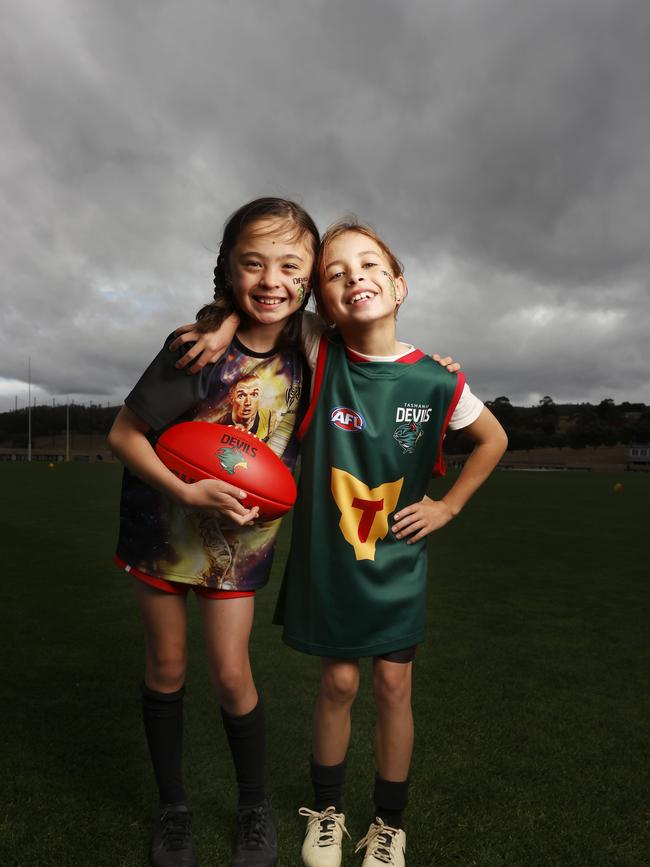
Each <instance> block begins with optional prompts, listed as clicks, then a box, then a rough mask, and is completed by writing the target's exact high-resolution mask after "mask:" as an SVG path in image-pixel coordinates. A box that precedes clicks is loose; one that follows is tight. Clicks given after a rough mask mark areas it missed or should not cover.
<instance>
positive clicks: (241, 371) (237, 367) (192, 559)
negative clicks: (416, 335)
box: [117, 335, 304, 590]
mask: <svg viewBox="0 0 650 867" xmlns="http://www.w3.org/2000/svg"><path fill="white" fill-rule="evenodd" d="M173 338H174V335H170V336H169V338H167V340H166V341H165V346H164V347H163V349H162V350H161V351H160V352H159V353H158V355H157V356H156V358H155V359H154V361H153V362H152V364H151V365H150V366H149V367H148V368H147V370H146V371H145V373H144V374H143V376H142V377H141V379H140V380H139V382H138V383H137V385H136V386H135V388H134V389H133V391H132V392H131V393H130V394H129V396H128V397H127V398H126V401H125V403H126V405H127V406H128V407H129V408H130V409H131V410H133V412H135V413H136V415H138V416H139V417H140V418H141V419H143V420H144V421H145V422H147V423H148V424H149V425H151V428H152V431H151V432H150V434H149V435H148V436H149V439H150V441H151V442H152V444H154V443H155V440H156V438H157V435H159V434H160V433H161V432H162V431H163V430H164V429H165V428H167V427H169V426H170V425H171V424H175V423H177V422H181V421H208V422H218V423H220V424H235V425H239V426H240V427H242V428H246V429H247V430H250V431H251V432H252V433H254V434H255V435H256V436H258V437H259V438H260V439H262V440H264V441H265V442H266V443H267V444H268V445H269V446H270V448H271V449H273V451H274V452H275V453H276V454H277V455H278V456H279V457H280V458H282V460H283V461H284V463H285V464H286V465H287V466H288V467H289V469H290V470H293V468H294V466H295V462H296V457H297V443H296V438H295V428H296V423H297V421H298V419H299V410H300V407H301V394H302V390H303V368H304V363H303V360H302V357H301V355H300V353H299V352H297V351H294V350H283V351H279V352H278V351H271V352H267V353H258V352H253V351H252V350H250V349H247V348H246V347H245V346H244V345H243V344H242V343H241V342H240V341H239V340H238V339H237V338H235V340H234V341H233V343H232V344H231V346H230V347H229V349H228V350H227V352H226V353H225V355H224V356H223V358H222V359H220V361H219V362H217V363H216V364H213V365H208V366H206V367H205V368H204V369H203V370H202V371H201V372H200V373H199V374H197V375H196V376H188V375H187V374H186V373H184V372H183V371H179V370H177V369H176V367H175V363H176V361H177V360H178V358H179V357H180V355H181V354H182V353H172V352H170V351H169V350H168V348H167V346H168V344H169V342H170V341H171V340H172V339H173ZM279 525H280V521H279V519H278V520H275V521H265V522H262V521H260V522H257V523H255V524H253V525H250V526H246V527H240V526H239V525H235V524H230V523H229V522H227V521H226V520H225V519H222V518H217V517H213V516H211V515H208V514H206V513H205V512H202V511H198V510H192V509H188V508H186V507H183V506H181V505H179V504H177V503H175V502H173V501H172V500H170V499H169V498H167V497H165V496H164V495H163V494H161V493H159V492H158V491H156V490H155V489H154V488H151V487H150V486H149V485H147V484H146V483H145V482H143V481H142V480H141V479H140V478H138V477H137V476H136V475H134V474H133V473H131V472H129V470H128V469H125V470H124V477H123V483H122V499H121V504H120V535H119V541H118V546H117V559H118V561H119V562H120V563H121V564H127V565H128V566H129V567H131V568H135V569H137V570H139V571H140V572H144V573H146V574H147V575H153V576H154V577H159V578H166V579H167V580H168V581H180V582H184V583H188V584H198V585H201V586H204V587H209V588H214V589H220V590H256V589H257V588H259V587H261V586H263V585H264V584H265V583H266V581H267V580H268V574H269V570H270V566H271V562H272V558H273V547H274V542H275V537H276V535H277V531H278V529H279Z"/></svg>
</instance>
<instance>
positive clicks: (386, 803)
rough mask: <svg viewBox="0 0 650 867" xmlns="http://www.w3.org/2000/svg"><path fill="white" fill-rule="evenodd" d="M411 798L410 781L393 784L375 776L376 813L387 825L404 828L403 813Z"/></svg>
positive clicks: (377, 775)
mask: <svg viewBox="0 0 650 867" xmlns="http://www.w3.org/2000/svg"><path fill="white" fill-rule="evenodd" d="M408 797H409V781H408V779H407V780H404V781H403V782H401V783H393V782H390V781H389V780H383V779H382V778H381V777H380V776H379V774H375V793H374V800H375V812H376V815H377V816H378V817H379V818H380V819H381V820H382V822H383V823H384V824H385V825H389V826H390V827H391V828H402V827H404V826H403V824H402V813H403V812H404V810H405V809H406V804H407V801H408Z"/></svg>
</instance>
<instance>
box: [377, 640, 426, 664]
mask: <svg viewBox="0 0 650 867" xmlns="http://www.w3.org/2000/svg"><path fill="white" fill-rule="evenodd" d="M417 649H418V646H417V644H414V645H412V646H411V647H405V648H403V650H391V651H390V652H389V653H380V654H379V655H378V656H375V659H385V660H386V662H402V663H406V662H413V660H414V659H415V651H416V650H417Z"/></svg>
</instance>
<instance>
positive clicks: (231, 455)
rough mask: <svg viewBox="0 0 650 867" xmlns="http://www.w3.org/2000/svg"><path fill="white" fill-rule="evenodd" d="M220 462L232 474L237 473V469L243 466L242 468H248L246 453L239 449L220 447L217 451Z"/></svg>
mask: <svg viewBox="0 0 650 867" xmlns="http://www.w3.org/2000/svg"><path fill="white" fill-rule="evenodd" d="M217 457H218V458H219V463H220V464H221V466H222V467H223V469H224V470H225V471H226V472H227V473H228V475H230V476H234V475H235V470H236V469H237V468H238V467H241V468H242V470H247V469H248V464H247V463H246V458H245V457H244V453H243V452H242V451H240V450H239V449H219V451H218V452H217Z"/></svg>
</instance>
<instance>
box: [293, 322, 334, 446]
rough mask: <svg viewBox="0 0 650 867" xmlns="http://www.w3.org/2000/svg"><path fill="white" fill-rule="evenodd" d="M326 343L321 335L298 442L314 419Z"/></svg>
mask: <svg viewBox="0 0 650 867" xmlns="http://www.w3.org/2000/svg"><path fill="white" fill-rule="evenodd" d="M328 343H329V340H328V339H327V337H326V336H325V335H324V334H323V336H322V337H321V339H320V343H319V344H318V358H317V359H316V370H315V371H314V389H313V391H312V394H311V400H310V402H309V408H308V409H307V412H306V413H305V417H304V418H303V420H302V422H301V424H300V427H299V428H298V430H297V432H296V438H297V439H298V441H300V440H301V439H302V438H303V437H304V435H305V434H306V433H307V431H308V430H309V425H310V424H311V420H312V418H313V417H314V413H315V412H316V404H317V403H318V395H319V394H320V387H321V385H322V384H323V374H324V373H325V361H326V359H327V345H328Z"/></svg>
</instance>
